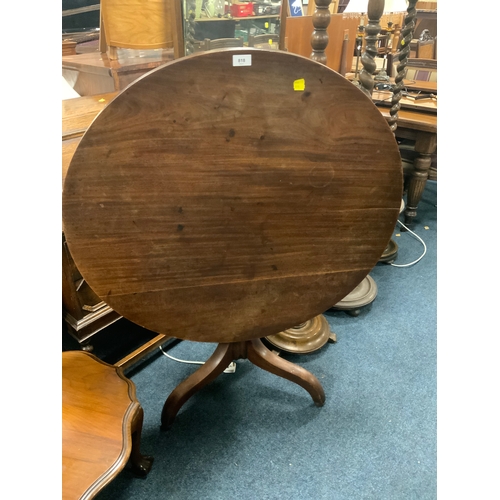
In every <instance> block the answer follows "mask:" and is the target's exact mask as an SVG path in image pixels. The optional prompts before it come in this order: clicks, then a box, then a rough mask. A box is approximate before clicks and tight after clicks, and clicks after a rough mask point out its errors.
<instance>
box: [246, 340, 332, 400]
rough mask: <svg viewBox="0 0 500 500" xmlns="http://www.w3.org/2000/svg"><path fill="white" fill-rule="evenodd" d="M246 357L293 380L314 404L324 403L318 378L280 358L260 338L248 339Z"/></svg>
mask: <svg viewBox="0 0 500 500" xmlns="http://www.w3.org/2000/svg"><path fill="white" fill-rule="evenodd" d="M247 356H248V359H249V360H250V361H251V362H252V363H253V364H254V365H256V366H258V367H259V368H262V369H263V370H266V371H268V372H270V373H272V374H274V375H278V376H279V377H282V378H285V379H286V380H290V381H291V382H295V383H296V384H298V385H300V386H301V387H303V388H304V389H305V390H306V391H307V392H308V393H309V394H310V395H311V397H312V398H313V401H314V403H315V405H316V406H323V405H324V403H325V391H324V390H323V387H322V386H321V384H320V382H319V380H318V379H317V378H316V377H315V376H314V375H313V374H312V373H311V372H308V371H307V370H306V369H305V368H302V367H301V366H298V365H296V364H294V363H291V362H290V361H287V360H285V359H282V358H280V357H279V356H277V355H276V354H274V353H273V352H272V351H270V350H269V349H267V348H266V347H265V346H264V344H263V343H262V342H261V341H260V339H254V340H250V341H249V342H248V345H247Z"/></svg>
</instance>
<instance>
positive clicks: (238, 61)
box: [233, 54, 252, 66]
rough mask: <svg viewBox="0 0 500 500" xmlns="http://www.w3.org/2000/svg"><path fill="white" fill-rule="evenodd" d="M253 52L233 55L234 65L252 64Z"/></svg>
mask: <svg viewBox="0 0 500 500" xmlns="http://www.w3.org/2000/svg"><path fill="white" fill-rule="evenodd" d="M251 65H252V54H242V55H237V56H233V66H251Z"/></svg>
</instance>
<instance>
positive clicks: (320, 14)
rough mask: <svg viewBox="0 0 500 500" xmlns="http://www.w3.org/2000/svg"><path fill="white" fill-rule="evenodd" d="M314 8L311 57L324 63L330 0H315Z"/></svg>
mask: <svg viewBox="0 0 500 500" xmlns="http://www.w3.org/2000/svg"><path fill="white" fill-rule="evenodd" d="M315 2H316V10H315V11H314V14H313V16H312V22H313V26H314V31H313V33H312V35H311V47H312V53H311V59H312V60H313V61H317V62H320V63H322V64H326V54H325V49H326V47H327V45H328V33H327V32H326V29H327V28H328V26H329V24H330V10H329V7H330V2H331V0H315Z"/></svg>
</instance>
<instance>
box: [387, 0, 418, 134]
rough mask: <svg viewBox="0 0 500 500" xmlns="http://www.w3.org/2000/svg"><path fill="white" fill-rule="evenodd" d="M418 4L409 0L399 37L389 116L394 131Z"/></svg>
mask: <svg viewBox="0 0 500 500" xmlns="http://www.w3.org/2000/svg"><path fill="white" fill-rule="evenodd" d="M416 4H417V0H409V2H408V10H407V15H406V17H405V21H404V26H403V28H402V29H401V35H400V38H399V47H398V49H399V50H398V59H399V64H398V66H397V72H398V74H397V75H396V77H395V79H394V82H395V85H394V88H393V94H392V101H391V110H390V118H389V125H390V127H391V130H392V131H393V132H395V131H396V128H397V126H398V125H397V119H398V111H399V109H400V107H401V105H400V104H399V101H400V100H401V96H402V90H403V87H404V85H403V80H404V78H405V76H406V65H407V63H408V56H409V54H410V43H411V40H412V38H413V31H414V30H415V16H416V9H415V5H416Z"/></svg>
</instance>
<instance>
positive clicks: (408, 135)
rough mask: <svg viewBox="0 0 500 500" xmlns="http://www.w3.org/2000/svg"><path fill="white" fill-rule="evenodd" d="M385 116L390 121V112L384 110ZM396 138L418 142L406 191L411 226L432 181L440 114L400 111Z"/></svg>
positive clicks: (407, 218)
mask: <svg viewBox="0 0 500 500" xmlns="http://www.w3.org/2000/svg"><path fill="white" fill-rule="evenodd" d="M381 111H382V114H383V115H384V117H385V118H386V119H387V120H389V113H388V111H387V110H386V109H382V108H381ZM395 133H396V137H397V138H400V139H410V140H412V141H415V146H414V149H415V152H416V153H417V155H418V156H417V158H416V159H415V160H414V162H413V165H414V169H413V171H412V173H411V176H410V180H409V183H408V189H407V201H406V208H405V211H404V217H405V225H406V226H409V227H412V225H413V224H414V220H415V217H416V216H417V209H418V204H419V203H420V200H421V198H422V194H423V192H424V189H425V184H426V182H427V179H428V178H429V169H430V167H431V160H432V158H431V156H432V154H433V153H435V152H436V149H437V114H435V113H428V112H423V111H413V110H409V109H401V110H400V111H399V113H398V128H397V129H396V132H395Z"/></svg>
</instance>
